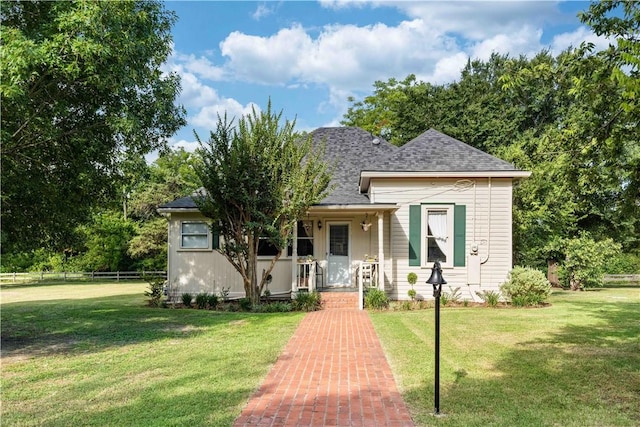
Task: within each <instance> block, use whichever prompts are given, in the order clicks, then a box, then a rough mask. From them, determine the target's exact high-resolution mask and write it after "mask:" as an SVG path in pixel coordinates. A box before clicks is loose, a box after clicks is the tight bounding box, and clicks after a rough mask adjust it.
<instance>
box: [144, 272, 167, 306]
mask: <svg viewBox="0 0 640 427" xmlns="http://www.w3.org/2000/svg"><path fill="white" fill-rule="evenodd" d="M145 280H146V281H147V282H148V283H149V290H148V291H146V292H145V293H144V295H145V296H147V297H149V301H148V302H149V306H150V307H160V306H162V297H163V296H164V282H165V280H164V278H162V277H145Z"/></svg>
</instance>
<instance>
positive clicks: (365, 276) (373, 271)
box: [358, 261, 380, 310]
mask: <svg viewBox="0 0 640 427" xmlns="http://www.w3.org/2000/svg"><path fill="white" fill-rule="evenodd" d="M379 267H380V263H379V262H378V261H360V264H359V265H358V301H359V302H358V304H359V305H358V308H359V309H360V310H362V309H364V291H365V289H368V288H375V289H380V280H379V279H380V276H379Z"/></svg>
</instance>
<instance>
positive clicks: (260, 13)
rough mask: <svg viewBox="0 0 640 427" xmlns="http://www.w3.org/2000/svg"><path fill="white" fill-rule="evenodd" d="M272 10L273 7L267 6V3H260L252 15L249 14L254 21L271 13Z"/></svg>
mask: <svg viewBox="0 0 640 427" xmlns="http://www.w3.org/2000/svg"><path fill="white" fill-rule="evenodd" d="M273 12H274V9H273V8H272V7H269V6H267V3H260V4H259V5H258V7H257V8H256V11H255V12H253V15H251V17H252V18H253V19H255V20H256V21H259V20H261V19H262V18H264V17H265V16H269V15H271V14H272V13H273Z"/></svg>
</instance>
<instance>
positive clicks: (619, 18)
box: [578, 0, 640, 110]
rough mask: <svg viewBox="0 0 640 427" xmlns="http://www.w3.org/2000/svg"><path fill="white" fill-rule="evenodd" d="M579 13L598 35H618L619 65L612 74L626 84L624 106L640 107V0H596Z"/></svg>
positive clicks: (614, 49) (615, 51)
mask: <svg viewBox="0 0 640 427" xmlns="http://www.w3.org/2000/svg"><path fill="white" fill-rule="evenodd" d="M619 12H622V13H621V14H620V13H619ZM578 16H579V17H580V20H581V21H582V22H583V23H585V24H587V25H589V26H590V27H591V28H592V29H593V31H594V32H595V33H596V34H597V35H599V36H602V35H604V36H606V37H613V38H615V42H616V45H615V46H611V49H610V54H611V57H610V60H611V61H612V62H613V64H614V65H615V69H614V70H613V73H612V75H611V78H612V79H613V80H615V81H616V82H617V83H618V84H619V85H620V86H621V87H622V88H623V96H624V97H625V99H626V102H625V104H624V107H625V108H626V109H628V110H629V109H634V108H635V109H636V110H637V109H638V98H639V97H640V3H638V2H637V1H636V0H604V1H600V2H593V3H591V4H590V5H589V9H588V10H587V11H585V12H581V13H579V14H578Z"/></svg>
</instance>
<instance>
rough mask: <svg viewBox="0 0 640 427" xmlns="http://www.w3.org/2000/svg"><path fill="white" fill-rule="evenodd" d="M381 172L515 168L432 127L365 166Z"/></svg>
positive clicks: (512, 169) (509, 169)
mask: <svg viewBox="0 0 640 427" xmlns="http://www.w3.org/2000/svg"><path fill="white" fill-rule="evenodd" d="M364 170H367V171H383V172H481V171H515V170H518V169H517V168H515V167H514V166H513V165H512V164H511V163H509V162H506V161H504V160H502V159H499V158H497V157H495V156H492V155H491V154H488V153H485V152H484V151H482V150H479V149H477V148H475V147H472V146H471V145H469V144H466V143H464V142H462V141H460V140H458V139H456V138H453V137H451V136H449V135H446V134H444V133H441V132H439V131H437V130H435V129H433V128H431V129H429V130H427V131H426V132H424V133H422V134H420V135H418V136H417V137H415V138H414V139H412V140H411V141H409V142H408V143H406V144H405V145H403V146H402V147H400V148H399V150H398V151H397V152H396V153H394V154H393V155H392V156H390V157H388V158H381V159H379V162H378V164H377V165H375V166H374V167H372V168H367V169H364Z"/></svg>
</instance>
